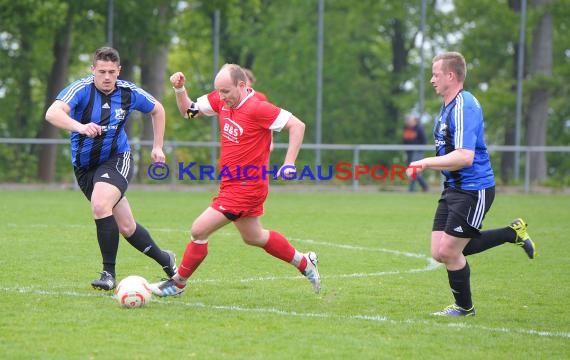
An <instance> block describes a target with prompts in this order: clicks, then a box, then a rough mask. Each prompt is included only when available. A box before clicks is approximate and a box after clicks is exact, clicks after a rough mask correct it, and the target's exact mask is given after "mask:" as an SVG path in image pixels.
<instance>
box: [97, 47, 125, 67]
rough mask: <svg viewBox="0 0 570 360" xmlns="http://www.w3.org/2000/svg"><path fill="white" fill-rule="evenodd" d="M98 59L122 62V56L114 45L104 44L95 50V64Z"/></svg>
mask: <svg viewBox="0 0 570 360" xmlns="http://www.w3.org/2000/svg"><path fill="white" fill-rule="evenodd" d="M97 61H111V62H114V63H117V64H120V63H121V58H120V57H119V52H118V51H117V50H115V49H113V48H112V47H108V46H103V47H101V48H99V49H97V50H95V54H94V55H93V65H95V62H97Z"/></svg>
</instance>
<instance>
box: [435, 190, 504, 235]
mask: <svg viewBox="0 0 570 360" xmlns="http://www.w3.org/2000/svg"><path fill="white" fill-rule="evenodd" d="M494 199H495V187H494V186H492V187H490V188H487V189H483V190H474V191H469V190H459V189H454V188H446V189H445V190H443V192H442V193H441V198H440V199H439V202H438V206H437V210H436V211H435V216H434V219H433V228H432V231H445V233H446V234H449V235H451V236H455V237H458V238H468V239H470V238H474V237H479V236H481V232H480V231H479V230H480V229H481V226H482V224H483V219H484V218H485V214H487V212H488V211H489V209H490V208H491V204H493V200H494Z"/></svg>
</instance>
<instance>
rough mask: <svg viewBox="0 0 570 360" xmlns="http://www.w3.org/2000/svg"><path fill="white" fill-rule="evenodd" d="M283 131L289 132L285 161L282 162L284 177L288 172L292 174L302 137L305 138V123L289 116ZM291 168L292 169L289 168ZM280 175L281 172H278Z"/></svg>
mask: <svg viewBox="0 0 570 360" xmlns="http://www.w3.org/2000/svg"><path fill="white" fill-rule="evenodd" d="M283 130H287V131H288V132H289V147H288V148H287V154H285V160H284V161H283V166H281V168H283V167H285V166H287V168H285V175H288V173H290V172H294V167H295V161H296V160H297V156H298V155H299V150H300V149H301V145H302V144H303V137H304V136H305V123H304V122H302V121H301V120H299V119H298V118H297V117H296V116H295V115H291V117H290V118H289V120H288V121H287V123H286V124H285V126H283ZM291 166H292V167H293V168H291ZM279 173H281V171H279Z"/></svg>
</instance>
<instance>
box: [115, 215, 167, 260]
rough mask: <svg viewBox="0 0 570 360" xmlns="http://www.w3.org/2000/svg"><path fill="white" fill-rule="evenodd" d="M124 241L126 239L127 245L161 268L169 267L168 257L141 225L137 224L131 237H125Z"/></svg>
mask: <svg viewBox="0 0 570 360" xmlns="http://www.w3.org/2000/svg"><path fill="white" fill-rule="evenodd" d="M125 239H127V241H128V242H129V244H131V245H132V246H133V247H134V248H135V249H137V250H138V251H140V252H142V253H143V254H145V255H146V256H148V257H150V258H152V259H154V260H155V261H156V262H157V263H159V264H160V265H161V266H168V265H170V257H169V256H168V254H167V253H166V252H164V251H162V250H161V249H160V247H159V246H158V245H157V244H156V243H155V242H154V240H153V239H152V237H150V234H149V233H148V231H147V230H146V229H145V228H144V226H142V225H141V224H138V223H137V227H136V229H135V232H134V233H133V234H132V235H131V236H129V237H125Z"/></svg>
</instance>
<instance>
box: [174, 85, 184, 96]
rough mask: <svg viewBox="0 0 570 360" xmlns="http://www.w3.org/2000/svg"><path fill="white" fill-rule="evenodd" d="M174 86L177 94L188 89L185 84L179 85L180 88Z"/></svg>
mask: <svg viewBox="0 0 570 360" xmlns="http://www.w3.org/2000/svg"><path fill="white" fill-rule="evenodd" d="M172 88H173V89H174V92H175V93H177V94H178V93H181V92H184V91H186V88H185V87H184V85H183V86H182V87H179V88H175V87H174V86H173V87H172Z"/></svg>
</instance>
